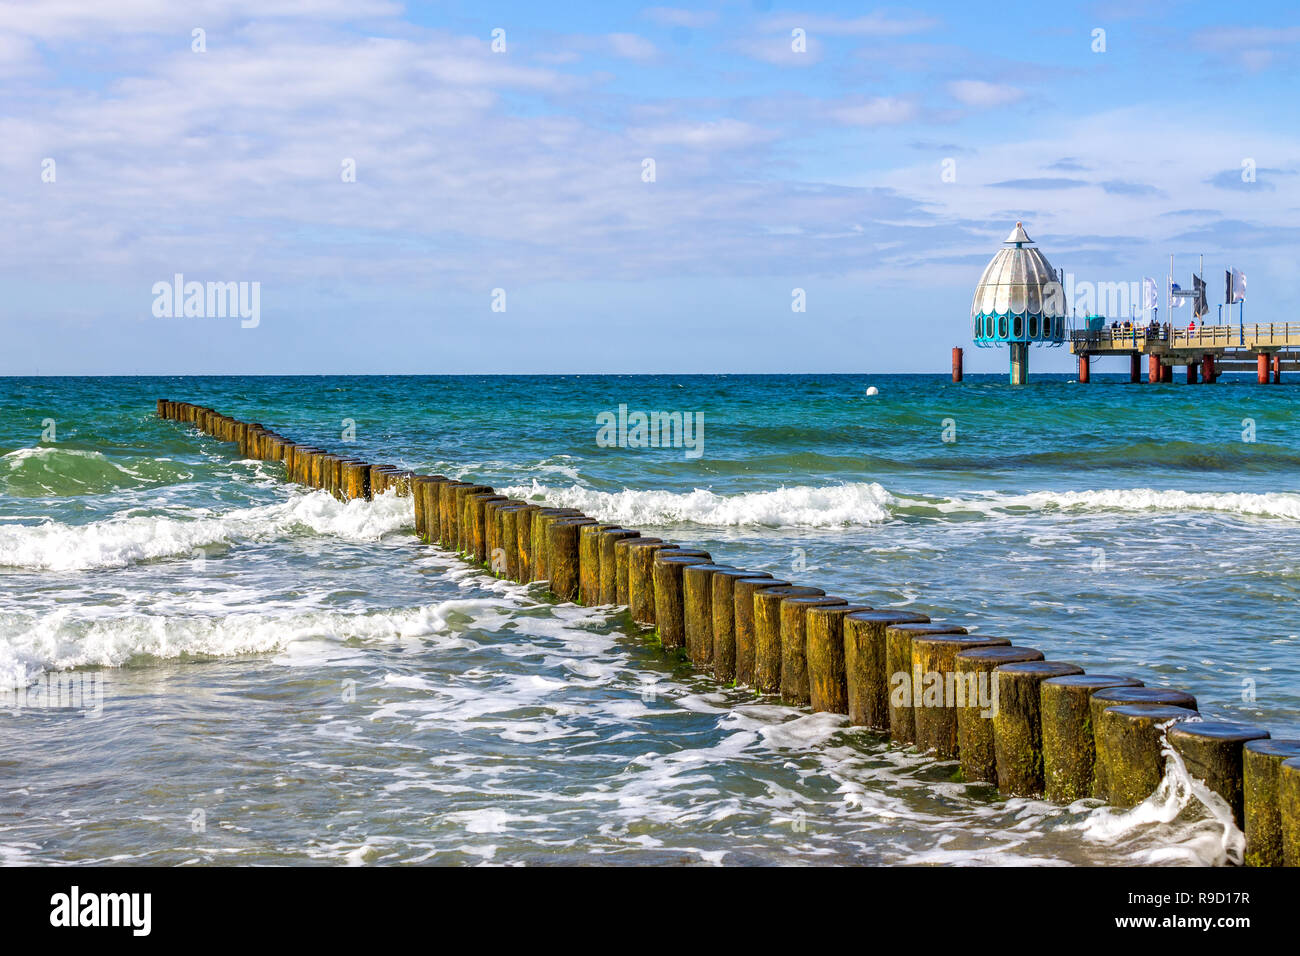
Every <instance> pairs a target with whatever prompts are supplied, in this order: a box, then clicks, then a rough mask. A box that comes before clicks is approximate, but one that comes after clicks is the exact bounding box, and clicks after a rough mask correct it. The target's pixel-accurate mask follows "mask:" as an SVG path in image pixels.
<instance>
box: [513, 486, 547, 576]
mask: <svg viewBox="0 0 1300 956" xmlns="http://www.w3.org/2000/svg"><path fill="white" fill-rule="evenodd" d="M540 510H541V506H540V505H533V504H523V505H520V506H519V508H518V509H516V511H517V514H516V516H515V554H516V556H517V558H518V561H519V565H518V570H517V572H516V574H515V580H516V581H517V582H519V583H520V584H528V583H530V582H531V581H532V580H533V515H534V514H536V513H537V512H538V511H540Z"/></svg>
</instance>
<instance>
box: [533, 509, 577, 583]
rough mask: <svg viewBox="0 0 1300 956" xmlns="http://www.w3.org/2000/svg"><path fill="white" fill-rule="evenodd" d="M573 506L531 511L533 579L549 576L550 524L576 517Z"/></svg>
mask: <svg viewBox="0 0 1300 956" xmlns="http://www.w3.org/2000/svg"><path fill="white" fill-rule="evenodd" d="M578 517H581V515H580V514H579V513H578V512H577V511H576V510H574V509H573V508H539V509H538V510H536V511H534V512H533V580H534V581H548V580H550V577H551V562H550V554H551V535H550V528H551V525H552V524H554V523H555V522H556V521H559V520H560V519H561V518H578Z"/></svg>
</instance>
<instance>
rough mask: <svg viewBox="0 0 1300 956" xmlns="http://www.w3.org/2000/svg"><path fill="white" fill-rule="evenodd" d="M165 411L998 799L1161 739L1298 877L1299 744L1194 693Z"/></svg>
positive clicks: (1149, 760)
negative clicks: (949, 771) (876, 737)
mask: <svg viewBox="0 0 1300 956" xmlns="http://www.w3.org/2000/svg"><path fill="white" fill-rule="evenodd" d="M158 415H159V416H160V417H162V418H166V419H171V420H174V421H179V422H186V423H189V424H192V425H194V426H195V427H196V428H197V429H199V430H200V431H202V432H204V433H205V434H208V435H211V436H213V437H215V438H217V439H220V440H222V441H228V442H235V443H237V444H238V445H239V450H240V453H241V454H242V455H243V456H245V457H247V458H254V459H261V460H265V461H275V462H281V463H282V464H283V465H284V469H285V475H286V477H287V478H288V479H289V480H291V481H295V482H298V483H299V484H302V485H305V486H307V487H309V488H315V489H320V490H322V491H326V492H329V493H330V494H333V495H334V496H335V497H337V498H339V499H341V500H345V501H346V500H350V499H354V498H361V499H369V498H372V497H373V496H375V495H378V494H383V493H386V492H392V493H394V494H396V495H398V496H403V497H410V498H411V499H412V508H413V512H414V519H415V533H416V534H417V535H418V536H419V538H420V540H421V541H423V542H425V543H428V544H436V545H440V546H442V547H444V548H447V549H449V550H453V551H456V552H458V553H459V554H460V555H461V556H463V557H464V559H465V560H466V561H469V562H471V563H472V564H474V565H476V566H479V567H483V568H485V569H487V570H488V571H490V572H491V573H493V574H495V575H497V576H498V577H503V578H508V579H509V580H512V581H516V582H518V583H520V584H529V583H533V582H545V583H546V585H547V587H548V589H549V590H550V592H551V593H552V594H553V595H554V596H555V597H556V598H557V599H559V600H561V601H575V602H578V603H580V604H585V605H614V606H623V607H626V608H627V610H628V613H629V614H630V616H631V619H632V620H633V621H635V622H636V623H638V624H642V625H647V626H650V627H653V628H654V634H655V636H656V637H657V639H658V641H659V643H660V644H661V645H662V648H663V650H664V651H665V652H666V653H670V654H680V655H685V656H686V657H687V658H689V660H690V661H691V662H692V664H694V665H695V667H697V668H698V669H699V670H701V671H703V672H705V673H711V674H712V675H713V677H714V678H716V679H717V680H718V681H721V682H723V683H725V684H729V685H734V686H745V687H752V688H754V689H755V691H756V692H757V693H760V694H765V695H772V696H774V697H776V696H779V698H780V699H781V700H782V701H783V702H784V703H786V704H789V705H790V706H793V707H805V708H811V709H812V710H813V711H826V712H831V713H838V714H845V715H846V716H847V718H848V723H849V724H851V725H855V726H862V727H866V728H869V729H871V730H873V731H877V732H880V733H882V734H884V733H887V734H888V735H889V737H890V738H891V739H892V740H893V741H895V742H897V743H898V744H902V745H913V746H915V747H916V748H917V749H919V750H921V751H926V752H929V751H933V752H934V753H935V754H936V756H938V757H940V758H943V759H946V760H956V761H959V763H960V773H961V777H962V779H964V780H966V781H968V782H981V781H983V782H987V783H989V784H995V785H996V786H997V787H998V789H999V790H1000V791H1001V792H1002V793H1004V794H1007V795H1009V796H1045V797H1046V798H1047V799H1049V800H1052V801H1055V802H1057V803H1071V802H1073V801H1075V800H1079V799H1081V798H1085V797H1094V798H1099V799H1102V800H1105V801H1107V802H1108V803H1110V804H1112V805H1115V806H1119V807H1130V806H1133V805H1135V804H1137V803H1140V802H1141V801H1142V800H1145V799H1146V798H1147V797H1148V796H1150V795H1151V793H1152V792H1154V791H1155V789H1156V787H1157V786H1158V785H1159V783H1160V781H1161V779H1162V777H1163V775H1164V770H1165V759H1166V758H1165V755H1164V753H1163V748H1164V746H1165V745H1166V741H1167V743H1168V745H1169V746H1172V748H1173V749H1174V750H1176V751H1177V752H1178V753H1179V754H1180V755H1181V756H1182V759H1183V761H1184V762H1185V763H1186V766H1187V769H1188V771H1189V772H1190V773H1191V775H1192V776H1194V777H1197V778H1199V779H1201V780H1203V781H1204V782H1205V783H1206V784H1207V785H1208V786H1209V788H1210V789H1211V790H1213V791H1214V792H1215V793H1217V794H1219V796H1221V797H1222V798H1223V799H1224V800H1225V801H1226V802H1227V804H1228V806H1229V807H1231V808H1232V812H1233V814H1234V816H1235V818H1236V821H1237V825H1238V826H1239V827H1241V828H1243V829H1244V831H1245V834H1246V862H1247V863H1248V864H1251V865H1256V866H1280V865H1288V866H1297V865H1300V740H1274V739H1271V738H1270V737H1269V733H1268V731H1267V730H1264V729H1262V728H1258V727H1252V726H1249V725H1246V724H1238V723H1227V722H1222V721H1202V720H1195V721H1192V720H1189V718H1195V717H1198V714H1197V711H1196V706H1197V704H1196V699H1195V698H1194V697H1192V696H1191V695H1190V694H1186V693H1183V692H1182V691H1178V690H1170V689H1166V688H1154V687H1144V686H1143V685H1142V682H1141V681H1139V680H1136V679H1134V678H1131V677H1122V676H1114V675H1098V674H1085V673H1084V671H1083V668H1081V667H1077V666H1075V665H1074V664H1068V663H1062V662H1056V661H1048V660H1045V659H1044V655H1043V653H1042V651H1039V650H1036V649H1034V648H1031V647H1024V646H1020V645H1016V644H1013V643H1012V642H1011V641H1010V640H1009V639H1007V638H1004V637H990V636H988V635H985V634H970V633H968V632H967V631H966V629H965V628H963V627H958V626H954V625H951V624H942V623H934V622H931V621H930V619H929V618H928V617H927V616H926V615H924V614H917V613H914V612H912V611H903V610H890V609H879V608H870V607H868V606H866V605H864V604H858V603H853V602H851V601H849V600H846V599H844V598H839V597H832V596H828V595H827V594H826V593H825V592H824V591H822V590H821V589H819V588H815V587H807V586H798V585H795V584H793V583H792V582H790V581H783V580H779V579H777V578H774V577H773V576H772V575H771V574H768V573H767V572H763V571H747V570H744V569H741V568H737V567H733V566H731V565H728V564H722V563H719V562H715V561H714V560H713V558H712V555H710V554H709V553H708V552H706V551H702V550H699V549H695V548H689V547H683V546H681V545H677V544H672V543H670V542H667V541H663V540H661V539H659V538H656V537H649V536H645V535H642V534H641V533H640V532H639V531H635V530H632V529H630V528H623V527H620V526H618V525H614V524H607V523H602V522H600V521H598V520H596V519H595V518H590V517H587V516H586V515H583V514H581V513H580V512H578V511H577V510H575V509H572V508H551V507H546V506H545V505H544V504H538V503H535V502H527V501H517V500H511V499H508V498H507V497H506V496H505V495H499V494H496V493H495V492H494V491H493V489H492V488H490V487H488V486H487V485H480V484H475V483H473V482H468V481H458V480H455V479H452V478H447V477H445V476H442V475H423V474H416V473H414V472H412V471H409V470H406V469H404V468H400V467H397V466H395V465H387V464H371V463H369V462H366V461H363V460H361V459H358V458H352V457H348V456H344V455H336V454H331V453H330V452H328V451H326V450H325V449H322V448H317V447H315V446H312V445H304V444H299V443H297V442H294V441H292V440H290V439H288V438H285V437H284V436H282V435H280V434H278V433H276V432H274V431H272V430H270V429H268V428H265V427H264V426H262V425H260V424H255V423H246V422H242V421H238V420H237V419H234V418H231V417H229V416H227V415H222V414H220V413H219V412H216V411H213V410H212V409H211V408H205V407H202V406H198V405H193V404H190V403H187V402H173V401H168V400H166V399H159V400H158Z"/></svg>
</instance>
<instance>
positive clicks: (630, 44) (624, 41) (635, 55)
mask: <svg viewBox="0 0 1300 956" xmlns="http://www.w3.org/2000/svg"><path fill="white" fill-rule="evenodd" d="M605 40H606V42H608V43H609V45H610V48H611V49H612V50H613V51H614V55H615V56H621V57H624V58H626V59H629V60H648V59H650V58H652V57H653V56H655V54H656V53H658V52H659V51H658V50H656V49H655V45H654V44H653V43H651V42H650V41H649V40H647V39H646V38H645V37H639V36H637V35H636V34H635V33H611V34H609V35H608V36H606V37H605Z"/></svg>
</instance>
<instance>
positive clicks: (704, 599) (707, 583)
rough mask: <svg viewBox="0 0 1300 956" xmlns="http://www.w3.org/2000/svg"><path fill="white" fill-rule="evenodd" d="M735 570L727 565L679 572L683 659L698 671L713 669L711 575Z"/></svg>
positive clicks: (706, 565)
mask: <svg viewBox="0 0 1300 956" xmlns="http://www.w3.org/2000/svg"><path fill="white" fill-rule="evenodd" d="M735 570H736V569H735V568H733V567H731V566H730V565H727V564H694V565H687V566H686V567H684V568H683V569H682V603H683V604H684V606H685V609H686V615H685V628H686V630H685V634H686V656H687V657H688V658H689V659H690V661H691V663H692V664H694V665H695V666H696V667H698V668H700V669H701V670H704V669H710V670H711V669H712V665H713V575H714V574H715V573H717V572H719V571H735Z"/></svg>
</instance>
